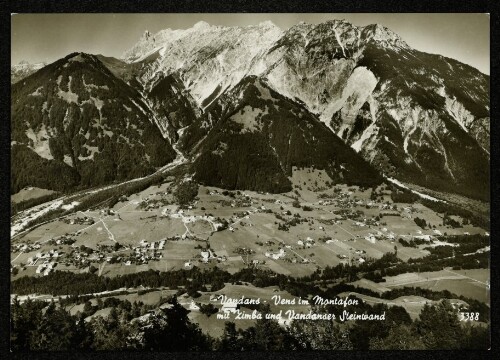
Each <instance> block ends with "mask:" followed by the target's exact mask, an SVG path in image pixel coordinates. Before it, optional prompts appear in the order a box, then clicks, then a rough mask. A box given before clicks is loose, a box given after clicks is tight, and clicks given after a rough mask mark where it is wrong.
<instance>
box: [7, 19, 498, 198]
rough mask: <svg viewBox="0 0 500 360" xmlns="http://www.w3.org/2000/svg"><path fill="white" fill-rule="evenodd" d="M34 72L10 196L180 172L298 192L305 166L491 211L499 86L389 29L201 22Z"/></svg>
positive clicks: (17, 77) (211, 181)
mask: <svg viewBox="0 0 500 360" xmlns="http://www.w3.org/2000/svg"><path fill="white" fill-rule="evenodd" d="M24 68H28V67H27V66H24ZM29 68H30V71H25V72H20V70H19V71H18V68H14V67H13V68H12V70H11V81H12V82H13V85H12V91H11V93H12V103H11V110H12V117H11V129H12V139H11V140H12V157H11V159H12V160H11V161H12V172H11V192H12V193H15V192H17V191H19V190H20V189H22V188H23V187H25V186H39V187H43V188H50V189H55V190H71V189H74V188H79V187H90V186H97V185H100V184H105V183H110V182H113V181H116V180H123V179H130V178H134V177H138V176H143V175H145V174H148V173H151V172H153V171H155V170H156V169H158V168H160V167H162V166H164V165H166V164H168V163H170V162H172V161H173V160H174V159H175V158H179V157H182V158H185V159H187V160H186V161H187V162H188V163H189V167H188V172H189V174H188V175H191V176H193V177H194V178H195V179H197V180H198V181H199V182H201V183H204V184H207V185H213V186H219V187H222V188H228V189H251V190H262V191H269V192H284V191H289V190H291V183H290V180H289V177H290V175H291V171H292V167H294V166H295V167H316V168H318V169H325V170H326V172H327V173H328V175H329V176H330V177H331V179H332V181H333V182H343V183H349V184H357V185H362V186H372V185H375V184H378V183H380V182H381V181H383V177H384V176H385V177H391V178H396V179H398V180H400V181H403V182H409V183H414V184H417V185H420V186H424V187H427V188H429V189H433V190H438V191H447V192H455V193H458V194H462V195H465V196H468V197H472V198H477V199H481V200H488V199H489V161H490V157H489V151H490V150H489V136H490V135H489V134H490V129H489V124H490V119H489V111H490V108H489V91H490V90H489V76H487V75H484V74H482V73H481V72H479V71H478V70H476V69H474V68H473V67H471V66H468V65H466V64H462V63H460V62H459V61H456V60H454V59H450V58H446V57H444V56H441V55H434V54H427V53H424V52H421V51H418V50H415V49H412V48H411V47H410V46H409V45H408V44H407V43H406V42H405V41H404V40H403V39H401V38H400V37H399V36H398V35H397V34H395V33H394V32H392V31H391V30H389V29H387V28H386V27H383V26H380V25H368V26H365V27H358V26H355V25H352V24H350V23H348V22H346V21H341V20H340V21H339V20H333V21H328V22H325V23H321V24H318V25H313V24H306V23H299V24H297V25H295V26H293V27H291V28H290V29H288V30H286V31H283V30H281V29H280V28H278V27H277V26H275V25H274V24H273V23H271V22H264V23H261V24H258V25H253V26H246V27H224V26H211V25H209V24H207V23H205V22H200V23H197V24H196V25H194V26H193V27H192V28H189V29H186V30H172V29H166V30H162V31H160V32H158V33H156V34H151V33H150V32H148V31H146V32H145V33H144V35H143V36H142V37H141V38H140V39H139V41H138V42H137V43H136V44H135V45H134V46H133V47H132V48H130V49H129V50H127V51H126V52H125V53H124V54H123V55H122V57H121V59H117V58H113V57H107V56H103V55H89V54H84V53H74V54H70V55H68V56H66V57H65V58H63V59H60V60H58V61H56V62H54V63H52V64H49V65H46V66H43V67H41V68H39V69H35V68H33V67H29ZM19 69H21V67H19ZM31 69H33V71H31ZM34 170H36V171H34Z"/></svg>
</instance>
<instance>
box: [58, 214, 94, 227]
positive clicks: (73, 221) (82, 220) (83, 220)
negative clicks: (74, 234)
mask: <svg viewBox="0 0 500 360" xmlns="http://www.w3.org/2000/svg"><path fill="white" fill-rule="evenodd" d="M63 222H64V223H66V224H69V225H92V224H93V223H94V222H95V220H94V219H93V218H91V217H88V216H83V217H76V218H65V219H63Z"/></svg>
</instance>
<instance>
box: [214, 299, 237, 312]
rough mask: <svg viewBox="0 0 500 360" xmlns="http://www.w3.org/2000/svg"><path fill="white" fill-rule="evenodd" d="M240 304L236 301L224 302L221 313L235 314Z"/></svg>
mask: <svg viewBox="0 0 500 360" xmlns="http://www.w3.org/2000/svg"><path fill="white" fill-rule="evenodd" d="M237 307H238V304H237V303H236V302H234V301H226V302H224V304H223V305H222V307H221V308H220V310H219V311H220V312H222V313H224V314H235V313H236V312H237V311H238V309H237Z"/></svg>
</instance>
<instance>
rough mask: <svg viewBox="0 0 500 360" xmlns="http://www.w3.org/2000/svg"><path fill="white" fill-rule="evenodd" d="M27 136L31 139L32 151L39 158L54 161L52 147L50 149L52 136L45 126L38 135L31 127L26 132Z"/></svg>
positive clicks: (30, 146) (43, 125)
mask: <svg viewBox="0 0 500 360" xmlns="http://www.w3.org/2000/svg"><path fill="white" fill-rule="evenodd" d="M26 136H27V137H28V139H30V143H29V145H28V147H29V148H30V149H31V150H33V151H34V152H36V153H37V154H38V155H39V156H41V157H43V158H44V159H47V160H52V159H54V156H52V153H51V152H50V147H49V139H50V135H49V133H48V132H47V129H46V127H45V124H42V126H41V128H40V130H39V131H38V132H37V133H35V132H34V131H33V129H32V128H31V127H30V128H28V130H27V131H26Z"/></svg>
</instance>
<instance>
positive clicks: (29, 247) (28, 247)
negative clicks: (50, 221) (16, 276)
mask: <svg viewBox="0 0 500 360" xmlns="http://www.w3.org/2000/svg"><path fill="white" fill-rule="evenodd" d="M40 247H41V245H40V243H39V242H35V243H33V244H26V243H19V244H15V245H12V246H11V248H10V249H11V252H13V253H16V252H23V253H27V252H30V251H34V250H38V249H40Z"/></svg>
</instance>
